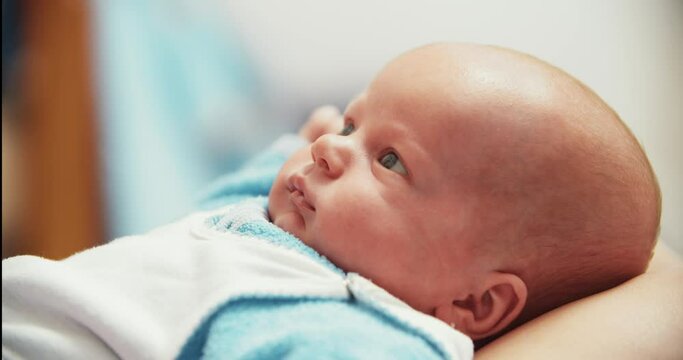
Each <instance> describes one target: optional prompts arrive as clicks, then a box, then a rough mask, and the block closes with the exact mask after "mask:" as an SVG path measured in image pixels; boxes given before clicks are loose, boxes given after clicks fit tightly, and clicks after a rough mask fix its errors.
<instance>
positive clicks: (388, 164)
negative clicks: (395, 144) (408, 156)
mask: <svg viewBox="0 0 683 360" xmlns="http://www.w3.org/2000/svg"><path fill="white" fill-rule="evenodd" d="M379 162H380V164H382V166H384V167H385V168H387V169H389V170H391V171H394V172H397V173H399V174H401V175H408V172H407V171H406V168H405V167H403V163H401V159H399V158H398V155H396V153H395V152H393V151H392V152H388V153H386V154H384V155H383V156H382V157H381V158H380V159H379Z"/></svg>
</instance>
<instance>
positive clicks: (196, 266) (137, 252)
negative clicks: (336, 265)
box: [2, 210, 472, 359]
mask: <svg viewBox="0 0 683 360" xmlns="http://www.w3.org/2000/svg"><path fill="white" fill-rule="evenodd" d="M223 211H225V210H223ZM214 213H216V212H212V213H198V214H195V215H192V216H190V217H188V218H185V219H183V220H181V221H179V222H177V223H174V224H171V225H168V226H165V227H162V228H160V229H157V230H155V231H153V232H151V233H149V234H146V235H143V236H133V237H127V238H121V239H118V240H115V241H114V242H111V243H109V244H107V245H103V246H99V247H96V248H93V249H90V250H87V251H84V252H82V253H79V254H76V255H74V256H72V257H69V258H67V259H65V260H62V261H51V260H47V259H43V258H38V257H33V256H19V257H15V258H10V259H7V260H4V261H3V262H2V319H3V320H2V321H3V322H2V355H3V359H5V358H6V359H15V358H29V359H48V358H49V359H112V358H117V357H120V358H124V359H171V358H173V357H174V356H176V355H177V354H178V352H179V350H180V348H181V346H182V345H183V344H184V343H185V341H186V340H187V338H188V337H189V336H190V335H191V334H192V333H193V331H194V330H195V329H196V328H197V327H198V326H199V325H200V323H201V321H202V319H203V318H204V317H205V316H207V315H208V314H210V313H211V312H212V311H213V310H215V309H216V307H217V306H219V305H221V304H223V303H225V302H226V301H227V300H228V299H230V298H234V297H238V296H241V295H254V294H264V295H304V296H305V295H309V296H322V297H326V298H340V299H346V298H348V297H349V296H354V297H355V298H357V299H359V300H360V301H366V302H368V303H371V304H373V306H375V307H377V308H382V309H385V310H387V311H388V312H390V313H392V314H394V315H396V316H397V317H398V318H399V319H402V320H403V321H406V322H408V323H410V324H412V325H414V327H415V328H418V329H422V330H423V331H426V332H428V333H429V334H430V335H432V336H433V337H434V338H435V339H436V340H437V341H439V342H440V343H441V345H442V348H444V349H445V350H446V351H447V352H449V353H450V355H451V356H452V357H453V358H463V359H465V358H471V357H472V350H471V348H472V345H471V342H470V340H469V339H468V338H467V337H465V336H464V335H462V334H460V333H458V332H456V331H453V330H452V329H451V328H449V327H448V326H447V325H445V324H443V323H442V322H440V321H438V320H436V319H434V318H431V317H429V316H427V315H424V314H422V313H419V312H417V311H414V310H412V309H411V308H409V307H408V306H407V305H405V304H404V303H402V302H400V301H399V300H398V299H396V298H394V297H393V296H391V295H390V294H388V293H386V292H385V291H384V290H382V289H380V288H379V287H377V286H375V285H373V284H372V283H371V282H369V281H368V280H366V279H364V278H362V277H361V276H359V275H357V274H349V275H348V276H346V277H344V276H342V275H340V274H338V273H335V272H334V271H332V270H330V269H328V268H326V267H325V266H323V265H321V264H319V263H317V262H315V261H314V260H312V259H310V258H308V257H307V256H305V255H302V254H299V253H297V252H295V251H293V250H288V249H284V248H279V247H277V246H274V245H272V244H269V243H266V242H264V241H259V240H254V239H251V238H247V237H244V236H240V235H236V234H232V233H222V232H218V231H213V230H208V229H207V228H206V226H205V225H203V224H204V220H205V219H206V218H207V217H208V216H210V215H211V214H214ZM351 294H352V295H351Z"/></svg>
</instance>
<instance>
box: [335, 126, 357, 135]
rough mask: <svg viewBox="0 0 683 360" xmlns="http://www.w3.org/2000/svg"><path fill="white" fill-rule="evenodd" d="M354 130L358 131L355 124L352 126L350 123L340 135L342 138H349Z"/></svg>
mask: <svg viewBox="0 0 683 360" xmlns="http://www.w3.org/2000/svg"><path fill="white" fill-rule="evenodd" d="M354 130H356V128H355V127H354V126H353V124H352V123H348V124H346V125H344V128H343V129H342V131H341V132H340V133H339V135H341V136H347V135H350V134H351V133H352V132H353V131H354Z"/></svg>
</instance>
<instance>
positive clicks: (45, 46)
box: [2, 0, 683, 258]
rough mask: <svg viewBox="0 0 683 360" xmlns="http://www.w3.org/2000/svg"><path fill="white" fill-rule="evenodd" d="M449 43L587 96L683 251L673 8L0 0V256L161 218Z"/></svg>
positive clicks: (666, 236) (657, 0)
mask: <svg viewBox="0 0 683 360" xmlns="http://www.w3.org/2000/svg"><path fill="white" fill-rule="evenodd" d="M444 40H457V41H469V42H481V43H488V44H496V45H502V46H507V47H512V48H515V49H518V50H521V51H525V52H528V53H531V54H533V55H536V56H538V57H540V58H542V59H545V60H547V61H549V62H551V63H553V64H555V65H557V66H559V67H561V68H563V69H565V70H567V71H568V72H569V73H571V74H573V75H575V76H576V77H577V78H579V79H580V80H582V81H583V82H584V83H586V84H587V85H589V86H590V87H592V88H593V89H594V90H595V91H596V92H597V93H598V94H600V95H601V96H602V97H603V98H604V99H605V100H606V101H607V102H608V103H609V104H610V105H611V106H612V107H613V108H614V109H615V110H616V111H617V112H618V113H619V114H620V115H621V117H622V118H623V120H624V121H625V122H626V123H627V124H628V125H629V126H630V127H631V129H632V130H633V132H634V133H635V134H636V136H637V137H638V139H639V140H640V141H641V143H642V144H643V146H644V147H645V149H646V151H647V153H648V154H649V156H650V159H651V161H652V163H653V166H654V168H655V171H656V172H657V175H658V177H659V181H660V185H661V187H662V192H663V208H664V210H663V219H662V220H663V221H662V229H661V238H662V240H663V241H665V242H667V243H668V244H670V245H671V246H672V247H673V248H674V249H675V250H677V251H678V252H679V253H683V225H682V220H683V190H682V189H681V185H682V184H683V141H682V139H683V1H680V0H652V1H641V0H605V1H599V2H597V1H590V0H577V1H554V2H548V1H542V0H518V1H514V2H512V1H505V0H498V1H493V0H484V1H477V2H474V1H436V0H425V1H420V2H417V1H407V0H406V1H391V2H386V1H362V0H347V1H344V2H328V1H313V0H309V1H304V0H290V1H275V0H254V1H215V0H206V1H190V0H135V1H134V0H117V1H109V0H92V1H84V0H24V1H17V0H15V1H11V0H3V1H2V256H3V258H4V257H7V256H11V255H15V254H38V255H42V256H46V257H49V258H63V257H66V256H68V255H70V254H73V253H74V252H77V251H80V250H82V249H84V248H87V247H91V246H94V245H97V244H100V243H103V242H105V241H107V240H109V239H113V238H115V237H118V236H123V235H127V234H133V233H140V232H143V231H146V230H149V229H151V228H152V227H154V226H157V225H160V224H163V223H165V222H168V221H171V220H174V219H176V218H178V217H180V216H182V215H184V214H185V213H187V212H189V211H191V210H192V209H194V207H195V204H196V200H197V195H198V194H199V193H200V192H201V190H202V189H203V188H204V187H205V186H206V185H207V184H208V183H209V182H210V181H211V180H212V179H214V178H215V177H217V176H218V175H220V174H221V173H224V172H226V171H229V170H231V169H234V168H235V167H237V166H239V164H240V163H241V162H242V161H244V160H245V159H246V158H247V157H248V156H249V155H251V154H253V153H254V152H256V151H258V150H259V149H261V148H262V147H263V146H266V145H267V144H268V143H269V142H271V141H272V140H273V139H274V138H276V137H277V136H278V135H279V134H281V133H283V132H285V131H294V130H296V129H297V128H298V127H299V126H300V125H301V124H302V123H303V122H304V121H305V120H306V117H307V116H308V113H309V112H310V111H311V110H312V109H313V108H315V107H316V106H319V105H322V104H335V105H337V106H339V107H342V108H343V107H344V106H345V105H346V103H347V101H348V100H349V98H350V97H352V96H353V95H354V94H356V93H358V92H359V91H361V90H362V89H363V88H364V87H365V85H366V84H367V83H368V82H369V80H370V79H371V77H372V76H373V74H374V73H375V72H376V71H377V70H378V69H379V68H380V67H381V66H382V65H383V64H384V63H385V62H387V61H388V60H389V59H391V58H392V57H394V56H396V55H397V54H399V53H401V52H403V51H405V50H408V49H410V48H413V47H415V46H419V45H422V44H426V43H430V42H435V41H444Z"/></svg>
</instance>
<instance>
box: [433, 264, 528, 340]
mask: <svg viewBox="0 0 683 360" xmlns="http://www.w3.org/2000/svg"><path fill="white" fill-rule="evenodd" d="M526 300H527V288H526V284H524V281H522V279H521V278H520V277H519V276H517V275H514V274H509V273H502V272H491V273H489V274H488V275H487V277H486V279H485V280H484V281H482V282H480V283H479V284H478V285H477V288H476V289H473V290H471V291H470V293H469V294H467V295H466V296H465V297H463V298H459V299H454V300H453V301H452V302H451V303H449V304H443V305H441V306H438V307H437V308H436V309H435V314H434V315H435V316H436V317H437V318H439V319H441V320H442V321H444V322H446V323H447V324H451V326H453V327H454V328H456V329H458V330H460V331H461V332H463V333H465V334H466V335H467V336H469V337H471V338H472V339H473V340H479V339H484V338H486V337H489V336H491V335H493V334H496V333H497V332H499V331H501V330H503V329H504V328H505V327H507V326H508V325H509V324H510V323H511V322H512V321H513V320H514V319H516V318H517V316H518V315H519V313H520V312H521V311H522V309H523V308H524V304H525V303H526Z"/></svg>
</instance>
